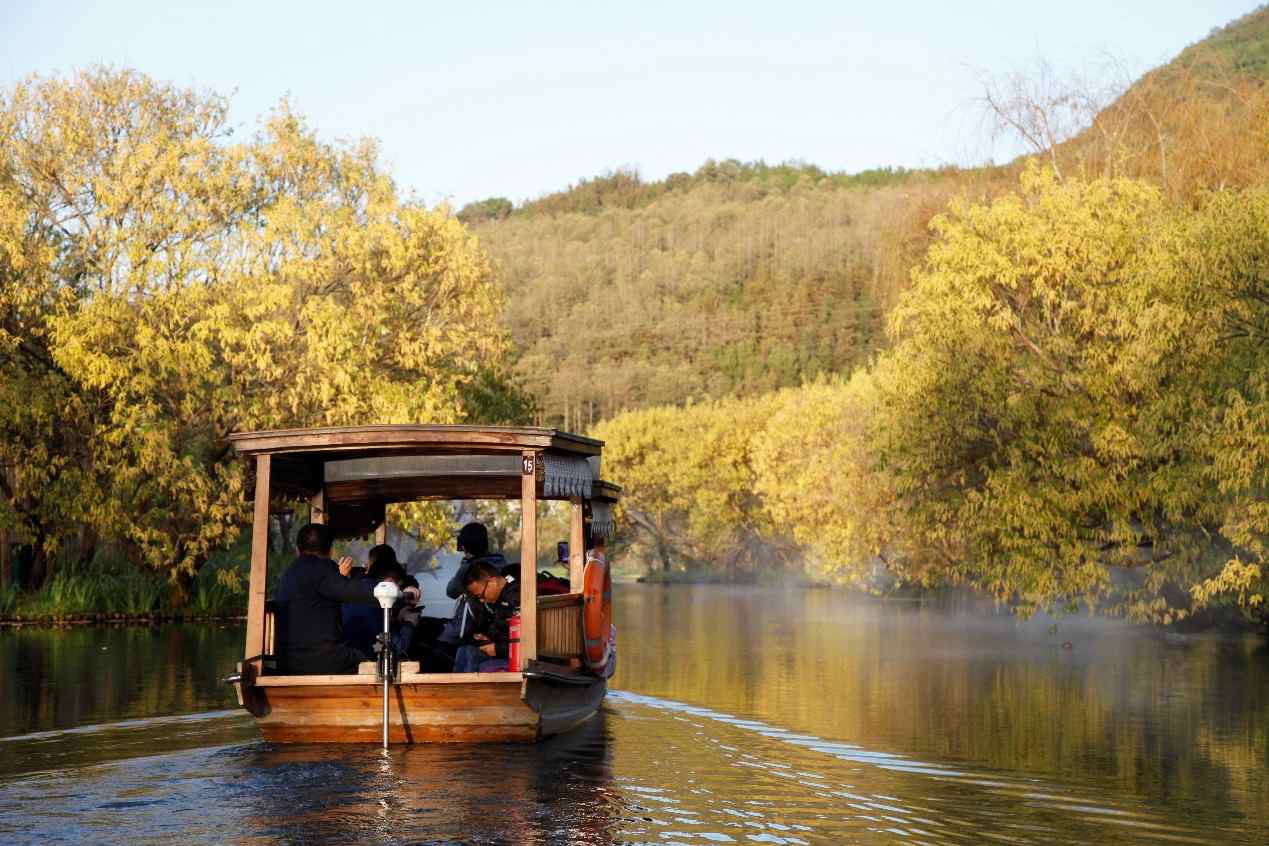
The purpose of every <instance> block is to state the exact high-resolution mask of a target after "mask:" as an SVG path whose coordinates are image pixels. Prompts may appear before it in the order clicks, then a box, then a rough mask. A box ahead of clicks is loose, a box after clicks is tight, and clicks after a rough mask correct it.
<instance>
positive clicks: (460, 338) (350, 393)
mask: <svg viewBox="0 0 1269 846" xmlns="http://www.w3.org/2000/svg"><path fill="white" fill-rule="evenodd" d="M0 137H3V138H4V139H5V141H4V146H3V150H4V160H3V162H0V173H3V174H6V182H5V183H3V184H4V186H5V189H6V190H5V192H4V193H3V194H0V197H2V198H3V199H2V200H0V238H2V239H3V242H2V243H0V256H4V257H5V258H4V259H3V262H4V263H3V265H0V267H3V268H4V270H3V271H2V272H3V273H4V274H5V277H4V278H5V281H6V284H5V286H4V289H3V296H4V297H5V303H4V304H5V305H6V306H7V307H8V310H9V314H10V320H9V322H8V323H6V325H5V330H6V334H5V336H4V338H3V343H4V346H3V347H0V355H3V356H4V358H3V370H0V381H2V382H3V384H4V390H5V391H6V393H7V394H9V395H10V396H15V397H16V396H20V395H22V394H26V395H27V396H28V399H27V401H26V402H25V403H19V405H21V406H25V407H23V408H21V409H19V410H17V411H10V412H8V414H9V419H6V420H5V421H4V428H3V434H2V437H0V449H3V450H4V451H5V453H6V456H5V458H6V459H7V460H8V462H10V463H13V464H15V465H17V466H19V467H20V468H21V472H20V473H19V478H20V482H19V485H18V487H19V488H20V489H21V490H20V491H10V492H8V493H9V497H8V502H9V504H10V513H15V509H18V508H19V507H20V508H21V509H23V510H24V514H23V516H22V518H21V519H17V520H15V522H17V523H18V524H19V525H20V527H21V526H23V525H25V526H31V525H35V524H37V523H39V524H42V525H45V524H46V525H47V526H49V527H53V526H56V527H60V529H61V531H62V532H65V531H67V527H68V525H74V522H75V521H80V522H82V523H83V524H85V525H87V526H89V527H91V528H92V530H93V531H94V532H95V533H96V534H97V535H98V536H100V537H103V538H110V539H113V540H116V541H120V542H122V543H124V544H125V545H126V547H127V548H128V549H129V550H130V552H131V553H132V555H133V556H134V557H135V558H136V559H137V560H138V561H143V562H145V563H146V564H148V565H149V566H151V567H154V568H156V569H159V570H161V571H164V572H168V573H171V574H172V575H173V577H174V578H175V579H176V581H177V582H178V583H182V582H185V581H187V580H188V578H189V577H190V576H191V575H192V574H193V573H194V572H196V571H197V569H198V568H199V566H201V563H202V562H203V561H204V560H205V559H206V557H207V555H208V554H209V553H210V552H211V551H213V550H215V549H217V548H219V547H222V546H224V545H225V544H226V543H227V541H228V540H229V539H230V538H231V537H232V535H233V533H235V532H236V528H237V526H238V524H239V523H240V521H241V519H242V518H243V516H244V511H243V508H244V497H243V490H242V488H243V483H244V480H243V478H242V471H243V468H242V466H241V464H240V463H239V462H236V461H233V460H231V456H230V453H229V449H228V446H227V441H226V435H228V434H229V433H230V432H232V431H234V430H241V429H253V428H272V427H288V426H314V425H341V424H353V423H399V422H416V421H427V422H439V423H448V422H457V421H460V420H465V419H471V418H472V417H474V416H479V415H480V413H481V409H480V408H478V407H476V406H477V404H476V402H475V401H474V400H473V398H480V397H482V396H485V395H486V394H487V388H488V382H489V378H488V377H489V374H491V373H493V374H497V373H499V372H500V371H501V369H502V368H503V365H504V362H505V361H506V358H507V355H508V353H509V344H508V341H507V338H506V335H505V333H504V332H502V331H501V330H500V329H499V328H498V317H499V314H500V311H501V299H500V292H499V290H498V288H497V287H496V286H495V285H494V284H493V282H492V280H491V276H490V270H489V266H488V263H487V261H486V259H485V257H484V254H483V253H482V252H481V250H480V249H479V247H478V245H477V244H476V242H475V241H474V239H473V238H472V237H471V236H470V235H469V234H468V233H467V232H466V230H465V229H464V228H463V226H462V225H461V224H460V223H459V222H458V221H457V220H455V219H454V218H452V217H451V216H450V215H449V214H448V213H447V212H446V211H445V210H444V209H441V210H430V209H427V208H424V207H421V206H419V205H417V204H415V203H413V202H410V201H406V200H403V199H401V198H400V197H399V196H398V194H397V192H396V190H395V188H394V186H393V184H392V182H391V180H390V179H389V178H388V177H387V176H386V175H385V174H384V173H383V172H382V170H381V169H380V167H379V165H378V162H377V160H376V152H375V148H374V146H373V144H370V143H368V142H363V143H361V144H359V145H355V146H335V145H329V144H325V143H323V142H321V141H319V140H318V139H317V138H316V137H315V136H314V134H313V133H312V131H311V130H309V129H308V128H307V127H306V126H305V125H304V124H303V122H302V121H301V119H300V118H298V117H297V116H295V115H294V114H293V113H291V112H290V111H289V110H288V109H287V108H286V107H285V106H283V107H282V108H281V109H280V110H279V111H277V112H276V113H275V114H273V115H272V116H271V117H270V118H269V119H268V121H267V122H266V123H265V124H264V126H263V128H262V130H261V131H260V133H259V134H257V135H256V136H255V137H253V138H251V139H249V140H246V141H243V142H234V141H233V140H232V139H231V137H230V132H229V127H228V124H227V122H226V115H225V104H224V102H223V101H222V100H221V99H219V98H217V97H214V96H210V95H204V94H200V93H197V92H192V91H183V90H178V89H175V88H173V87H170V86H166V85H162V84H159V83H156V82H154V81H152V80H150V79H148V78H146V77H144V76H141V75H139V74H136V73H133V72H128V71H123V72H116V71H110V70H97V71H92V72H87V73H83V74H80V75H78V76H76V77H74V78H72V79H68V80H40V79H33V80H29V81H27V82H24V83H22V84H20V85H18V86H17V87H16V88H15V89H14V90H13V91H12V92H10V93H8V94H7V95H6V96H5V97H4V99H3V100H0ZM14 220H17V221H18V222H19V224H20V225H17V226H15V225H14V224H13V223H12V221H14ZM10 280H11V282H10ZM28 348H29V349H30V350H31V352H29V353H27V352H25V351H26V350H27V349H28ZM31 380H37V381H39V389H38V391H35V392H33V391H32V390H31V389H30V388H28V387H26V383H27V382H30V381H31ZM469 389H470V390H469ZM6 404H7V403H6ZM63 415H69V417H70V421H71V422H73V423H74V424H75V425H74V427H73V428H72V429H70V430H69V434H67V435H66V436H65V438H64V440H66V441H67V442H68V443H66V444H62V443H60V441H59V439H57V438H54V439H48V440H45V437H46V435H44V434H43V433H41V431H40V430H39V428H38V426H35V425H32V424H31V420H34V421H36V422H37V423H38V421H40V420H42V419H49V420H52V421H57V420H58V419H59V418H60V417H61V416H63ZM55 427H56V422H54V423H50V424H48V425H47V426H46V427H45V431H47V430H48V429H49V428H55ZM33 433H34V434H33ZM32 441H36V442H41V441H42V442H43V447H42V448H43V449H44V450H46V454H47V458H48V460H49V465H50V468H49V469H42V468H31V467H28V466H27V462H26V460H25V457H24V455H23V453H24V451H25V450H27V449H29V447H30V445H31V442H32ZM71 469H73V471H74V473H71V472H70V470H71ZM48 476H53V477H56V478H58V479H60V480H62V481H63V483H64V488H65V489H64V490H63V489H54V490H53V491H51V492H47V493H46V492H40V491H38V490H37V488H38V486H39V484H40V482H41V479H42V477H48ZM26 534H27V536H28V538H31V539H35V540H40V541H41V542H43V543H44V547H45V551H46V552H51V551H52V550H53V549H54V548H55V544H56V536H55V534H53V533H51V532H48V531H46V537H44V538H35V537H33V533H32V532H30V531H28V532H27V533H26Z"/></svg>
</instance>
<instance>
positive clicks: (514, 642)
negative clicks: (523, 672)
mask: <svg viewBox="0 0 1269 846" xmlns="http://www.w3.org/2000/svg"><path fill="white" fill-rule="evenodd" d="M507 628H508V631H507V635H508V639H509V643H508V644H507V672H509V673H518V672H520V615H519V614H516V615H515V616H514V617H512V618H511V622H510V623H508V626H507Z"/></svg>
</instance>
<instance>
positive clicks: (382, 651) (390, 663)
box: [374, 581, 401, 749]
mask: <svg viewBox="0 0 1269 846" xmlns="http://www.w3.org/2000/svg"><path fill="white" fill-rule="evenodd" d="M374 596H375V599H377V600H378V601H379V607H380V608H382V609H383V631H382V632H381V633H380V634H379V636H378V637H376V638H375V653H376V655H377V657H378V666H377V668H376V675H377V676H378V677H379V679H378V680H379V681H381V682H383V748H384V749H387V748H388V692H389V690H390V688H391V687H392V682H393V681H395V679H396V674H397V664H396V656H395V655H394V654H393V652H392V606H393V605H395V604H396V602H397V600H398V599H400V598H401V589H400V588H398V587H397V585H396V582H388V581H384V582H379V584H377V585H375V593H374Z"/></svg>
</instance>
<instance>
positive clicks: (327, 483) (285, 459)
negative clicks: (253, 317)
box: [229, 425, 620, 524]
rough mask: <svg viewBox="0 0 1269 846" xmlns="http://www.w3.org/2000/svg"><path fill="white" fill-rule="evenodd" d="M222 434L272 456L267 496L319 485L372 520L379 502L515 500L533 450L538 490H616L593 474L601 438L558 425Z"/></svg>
mask: <svg viewBox="0 0 1269 846" xmlns="http://www.w3.org/2000/svg"><path fill="white" fill-rule="evenodd" d="M229 441H230V443H231V444H232V445H233V447H234V449H235V450H236V451H237V452H238V453H239V454H240V455H243V456H261V455H269V456H270V457H271V459H272V460H271V462H270V490H271V491H272V494H273V496H274V497H276V498H289V499H310V498H312V497H314V496H317V495H319V494H321V495H322V496H323V499H324V504H325V505H327V506H328V507H331V508H332V509H337V510H340V511H344V510H349V511H354V510H355V511H357V512H358V515H357V519H354V520H352V521H351V522H354V523H358V524H360V523H363V522H366V521H367V520H368V521H369V522H370V523H373V522H375V521H374V518H373V516H372V514H371V513H370V512H374V511H375V510H377V509H381V508H382V505H383V504H385V503H392V502H411V501H415V500H421V499H519V498H520V497H521V493H522V476H523V475H524V463H523V462H524V460H525V456H527V455H533V456H535V457H537V458H540V462H539V464H540V465H541V466H538V467H536V468H535V472H534V475H535V477H536V487H537V498H538V499H570V498H572V497H573V496H575V495H578V494H584V495H585V497H586V498H587V499H599V500H606V501H613V500H616V499H617V496H618V495H619V492H620V488H618V487H617V486H616V485H612V484H609V483H607V482H604V481H601V480H600V479H599V478H598V471H599V455H600V452H601V450H602V449H603V442H602V441H597V440H594V439H592V438H586V437H582V436H581V435H574V434H570V433H568V432H561V431H559V430H558V429H546V428H536V427H512V426H440V425H395V426H393V425H389V426H343V427H329V428H322V429H285V430H277V431H265V432H240V433H235V434H232V435H230V436H229ZM582 462H587V463H588V464H589V465H590V469H589V471H587V469H586V468H585V467H584V466H583V464H582ZM579 486H580V487H584V490H580V489H579ZM379 519H380V520H381V519H382V517H381V516H380V517H379ZM339 522H341V523H342V522H343V520H341V521H339Z"/></svg>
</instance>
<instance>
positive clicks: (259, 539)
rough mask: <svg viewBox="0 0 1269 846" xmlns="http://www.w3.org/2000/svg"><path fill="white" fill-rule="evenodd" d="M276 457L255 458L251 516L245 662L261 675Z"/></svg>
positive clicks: (256, 673)
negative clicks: (271, 489) (271, 477)
mask: <svg viewBox="0 0 1269 846" xmlns="http://www.w3.org/2000/svg"><path fill="white" fill-rule="evenodd" d="M272 466H273V456H270V455H260V456H257V457H256V502H255V510H254V512H253V513H252V515H251V575H250V577H249V579H248V582H247V642H246V648H245V650H244V655H243V658H244V660H245V661H246V662H247V663H249V664H251V665H252V669H253V670H254V672H255V675H259V674H260V669H261V659H260V656H262V655H263V654H264V592H265V589H266V588H267V586H268V583H269V473H270V470H271V469H272Z"/></svg>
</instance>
